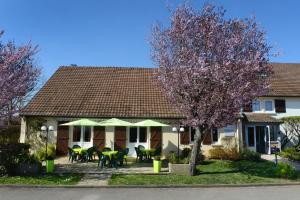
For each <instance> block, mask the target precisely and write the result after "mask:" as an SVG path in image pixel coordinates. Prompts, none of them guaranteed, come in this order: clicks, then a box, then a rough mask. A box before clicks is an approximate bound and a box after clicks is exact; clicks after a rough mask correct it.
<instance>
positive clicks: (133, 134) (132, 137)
mask: <svg viewBox="0 0 300 200" xmlns="http://www.w3.org/2000/svg"><path fill="white" fill-rule="evenodd" d="M129 142H130V143H134V142H137V128H136V127H131V128H130V129H129Z"/></svg>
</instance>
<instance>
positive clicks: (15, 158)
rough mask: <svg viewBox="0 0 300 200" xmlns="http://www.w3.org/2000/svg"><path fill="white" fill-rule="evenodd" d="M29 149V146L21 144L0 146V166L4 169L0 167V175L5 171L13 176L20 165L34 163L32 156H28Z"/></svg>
mask: <svg viewBox="0 0 300 200" xmlns="http://www.w3.org/2000/svg"><path fill="white" fill-rule="evenodd" d="M29 147H30V145H28V144H22V143H9V144H0V166H3V167H4V168H5V169H4V168H3V167H1V170H0V171H2V172H0V174H1V173H3V172H6V171H7V173H9V174H13V173H14V169H15V168H16V167H17V166H18V165H19V164H20V163H25V162H33V160H35V161H36V159H35V158H33V157H34V156H31V155H30V154H29ZM35 161H34V162H35Z"/></svg>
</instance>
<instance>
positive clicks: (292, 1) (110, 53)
mask: <svg viewBox="0 0 300 200" xmlns="http://www.w3.org/2000/svg"><path fill="white" fill-rule="evenodd" d="M183 2H185V1H179V0H176V1H175V0H173V1H172V0H168V1H167V0H147V1H146V0H118V1H117V0H86V1H84V0H26V1H24V0H0V29H4V30H5V35H4V36H3V38H2V40H8V39H13V40H15V42H16V43H17V44H24V43H27V42H28V41H29V40H30V41H31V42H32V44H37V45H39V49H40V51H39V53H38V55H37V63H38V64H39V65H40V66H42V67H43V77H44V79H47V78H49V76H51V75H52V74H53V73H54V71H55V70H56V69H57V68H58V67H59V66H61V65H70V64H77V65H92V66H107V65H109V66H144V67H153V63H152V61H151V59H150V52H149V44H148V41H147V38H148V37H149V35H150V29H151V26H152V24H153V23H154V22H155V21H156V20H159V21H161V22H163V23H167V22H168V19H169V12H168V10H167V8H166V7H167V6H166V5H169V7H171V8H174V7H175V6H176V5H178V4H181V3H183ZM189 2H191V4H192V5H194V6H198V7H200V6H201V5H202V3H203V1H201V0H195V1H189ZM209 2H213V3H215V4H217V5H223V6H224V7H225V9H226V10H227V16H228V17H249V16H251V15H255V16H256V18H257V21H258V22H259V23H260V24H261V25H262V26H263V27H264V28H265V30H266V31H267V36H268V41H269V43H270V44H271V45H272V46H274V47H275V50H279V51H280V53H281V55H280V56H279V57H277V58H271V60H272V61H278V62H300V26H299V25H300V22H299V20H300V12H299V7H300V1H298V0H285V1H283V0H282V1H281V0H276V1H274V0H214V1H209Z"/></svg>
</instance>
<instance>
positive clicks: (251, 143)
mask: <svg viewBox="0 0 300 200" xmlns="http://www.w3.org/2000/svg"><path fill="white" fill-rule="evenodd" d="M247 139H248V146H249V147H254V145H255V144H254V127H248V138H247Z"/></svg>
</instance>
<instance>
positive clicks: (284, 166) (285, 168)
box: [275, 162, 297, 178]
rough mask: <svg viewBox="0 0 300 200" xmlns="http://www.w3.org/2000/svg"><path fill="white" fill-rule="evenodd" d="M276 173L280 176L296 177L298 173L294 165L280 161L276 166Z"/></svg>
mask: <svg viewBox="0 0 300 200" xmlns="http://www.w3.org/2000/svg"><path fill="white" fill-rule="evenodd" d="M275 175H276V176H278V177H280V178H296V176H297V173H296V170H295V168H294V167H292V166H291V165H289V164H288V163H282V162H280V163H278V165H277V166H276V168H275Z"/></svg>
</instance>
